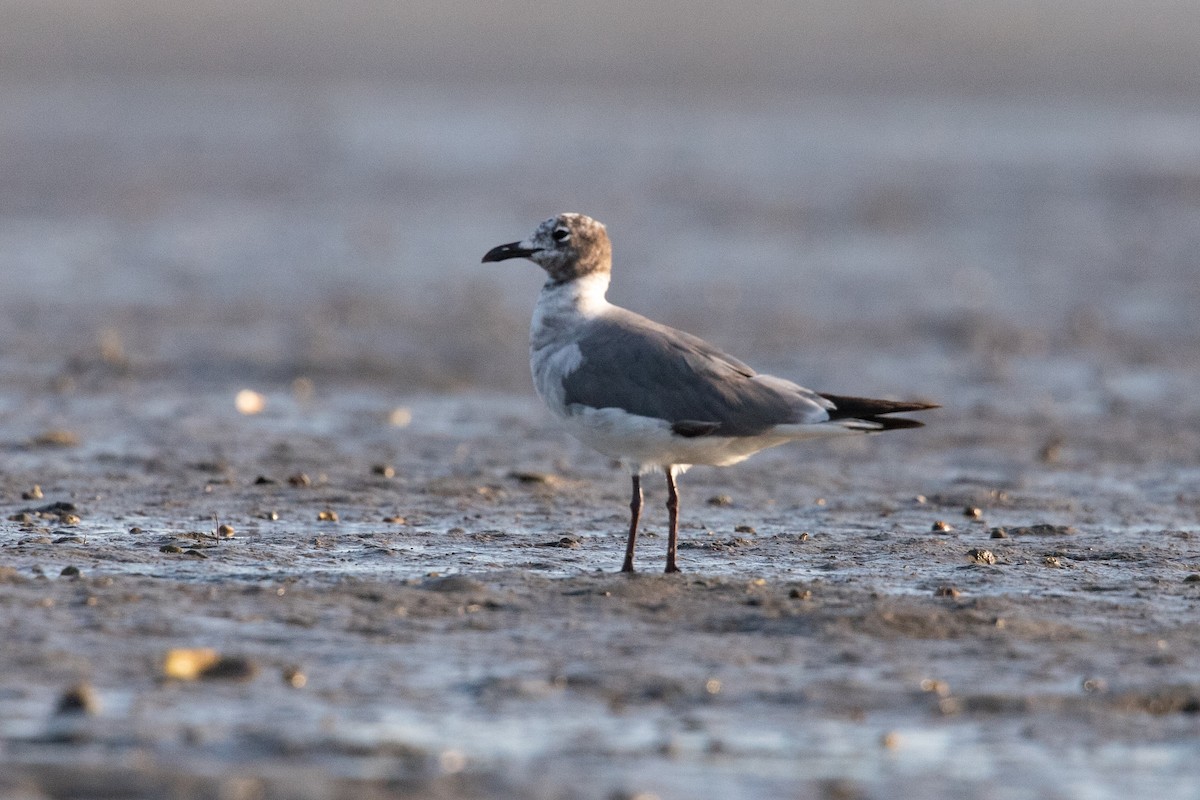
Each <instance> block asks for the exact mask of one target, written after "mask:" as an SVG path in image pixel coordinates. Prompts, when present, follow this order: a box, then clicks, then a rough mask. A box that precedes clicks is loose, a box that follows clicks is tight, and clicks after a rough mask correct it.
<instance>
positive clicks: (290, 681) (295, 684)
mask: <svg viewBox="0 0 1200 800" xmlns="http://www.w3.org/2000/svg"><path fill="white" fill-rule="evenodd" d="M283 682H284V683H286V684H287V685H288V686H291V687H292V688H293V689H303V688H304V687H305V685H307V684H308V676H307V675H305V674H304V673H303V672H301V671H300V668H299V667H286V668H285V669H284V670H283Z"/></svg>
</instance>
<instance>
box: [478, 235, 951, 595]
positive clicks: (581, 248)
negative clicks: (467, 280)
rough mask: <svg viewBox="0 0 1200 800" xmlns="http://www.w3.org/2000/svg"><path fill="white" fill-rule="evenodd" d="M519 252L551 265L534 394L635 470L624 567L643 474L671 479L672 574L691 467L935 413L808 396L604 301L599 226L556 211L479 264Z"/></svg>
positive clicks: (533, 337)
mask: <svg viewBox="0 0 1200 800" xmlns="http://www.w3.org/2000/svg"><path fill="white" fill-rule="evenodd" d="M510 258H524V259H528V260H529V261H532V262H533V263H534V264H537V265H538V266H539V267H541V268H542V269H544V270H545V271H546V275H547V278H546V283H545V284H544V285H543V286H542V291H541V294H540V296H539V297H538V301H537V306H536V307H535V309H534V312H533V322H532V324H531V327H530V342H529V363H530V367H531V369H532V371H533V382H534V386H535V388H536V389H537V393H538V395H539V396H540V397H541V398H542V400H543V401H544V402H545V404H546V405H547V406H548V407H549V409H550V411H551V412H553V413H554V415H555V416H557V417H559V418H560V419H561V420H563V421H564V422H565V423H566V427H567V428H568V430H569V431H570V432H571V433H572V434H573V435H574V436H575V437H576V438H578V439H579V440H580V441H582V442H584V443H585V444H588V445H590V446H591V447H593V448H595V449H596V450H598V451H600V452H601V453H603V454H605V455H607V456H609V457H610V458H613V459H616V460H618V461H620V462H621V463H623V464H625V465H626V466H628V467H629V468H630V470H631V472H632V475H633V499H632V500H631V501H630V504H629V508H630V512H631V519H630V522H629V538H628V540H627V542H626V546H625V562H624V564H623V565H622V567H621V571H622V572H633V571H634V569H633V554H634V548H635V547H636V545H637V535H638V521H639V519H640V518H641V512H642V487H641V475H642V474H644V473H646V472H650V471H653V470H662V471H663V472H664V473H665V474H666V477H667V514H668V525H669V528H668V536H667V565H666V572H678V571H679V566H678V564H677V563H676V549H677V543H678V534H679V491H678V489H677V487H676V481H675V478H676V476H677V475H679V474H681V473H683V472H684V471H686V470H687V469H688V467H690V466H692V465H694V464H705V465H712V466H718V467H723V466H728V465H730V464H736V463H738V462H739V461H743V460H745V459H747V458H749V457H750V456H752V455H753V454H755V453H757V452H758V451H760V450H764V449H766V448H768V447H775V446H776V445H780V444H784V443H786V442H792V441H799V440H803V439H812V438H817V437H824V436H837V435H848V434H862V433H875V432H878V431H887V430H897V429H900V428H919V427H921V425H922V423H920V422H918V421H917V420H913V419H906V418H904V417H892V416H889V415H890V414H895V413H900V412H910V411H924V410H926V409H931V408H938V406H937V405H934V404H932V403H920V402H896V401H892V400H874V399H871V398H865V397H847V396H843V395H835V394H826V393H823V392H814V391H812V390H810V389H805V388H804V387H802V386H798V385H797V384H795V383H792V382H791V381H789V380H785V379H783V378H777V377H775V376H774V375H760V374H758V373H756V372H755V371H754V370H753V369H751V368H750V367H748V366H746V365H745V364H744V363H742V362H741V361H739V360H737V359H736V358H733V357H732V356H729V355H726V354H725V353H723V352H721V351H720V350H718V349H717V348H716V347H714V346H713V345H711V344H709V343H708V342H706V341H704V340H703V339H700V338H698V337H696V336H693V335H691V334H689V333H684V332H683V331H680V330H676V329H674V328H669V327H667V326H666V325H662V324H660V323H658V322H654V321H653V320H650V319H647V318H646V317H643V316H641V315H640V314H635V313H634V312H632V311H628V310H626V309H624V308H621V307H619V306H616V305H613V304H612V303H610V302H608V300H607V299H606V298H605V294H606V292H607V291H608V284H609V280H610V278H611V276H612V245H611V244H610V242H609V239H608V231H607V229H606V228H605V227H604V225H602V224H601V223H599V222H597V221H596V220H594V219H592V218H591V217H587V216H584V215H582V214H559V215H558V216H555V217H551V218H550V219H548V220H546V221H545V222H543V223H542V224H541V225H539V226H538V227H537V230H535V231H534V232H533V233H532V234H531V235H530V236H529V237H528V238H526V239H523V240H521V241H519V242H511V243H509V244H502V245H500V246H499V247H494V248H492V249H491V250H489V251H488V252H487V253H486V254H485V255H484V257H483V262H484V263H488V262H493V261H505V260H507V259H510Z"/></svg>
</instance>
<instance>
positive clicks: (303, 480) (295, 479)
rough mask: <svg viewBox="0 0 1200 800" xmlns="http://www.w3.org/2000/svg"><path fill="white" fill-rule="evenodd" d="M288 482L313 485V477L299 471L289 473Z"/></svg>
mask: <svg viewBox="0 0 1200 800" xmlns="http://www.w3.org/2000/svg"><path fill="white" fill-rule="evenodd" d="M287 481H288V483H290V484H291V485H292V486H312V478H310V477H308V475H306V474H304V473H303V472H297V473H296V474H295V475H289V476H288V479H287Z"/></svg>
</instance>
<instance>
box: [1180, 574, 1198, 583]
mask: <svg viewBox="0 0 1200 800" xmlns="http://www.w3.org/2000/svg"><path fill="white" fill-rule="evenodd" d="M1183 582H1184V583H1200V573H1196V572H1193V573H1192V574H1191V575H1188V576H1187V577H1186V578H1184V579H1183Z"/></svg>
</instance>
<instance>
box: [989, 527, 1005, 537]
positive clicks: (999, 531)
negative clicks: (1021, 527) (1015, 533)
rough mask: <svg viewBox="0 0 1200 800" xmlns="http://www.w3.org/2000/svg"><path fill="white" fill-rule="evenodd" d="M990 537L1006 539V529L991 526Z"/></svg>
mask: <svg viewBox="0 0 1200 800" xmlns="http://www.w3.org/2000/svg"><path fill="white" fill-rule="evenodd" d="M992 538H993V539H1007V538H1008V531H1006V530H1005V529H1004V528H992Z"/></svg>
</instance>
